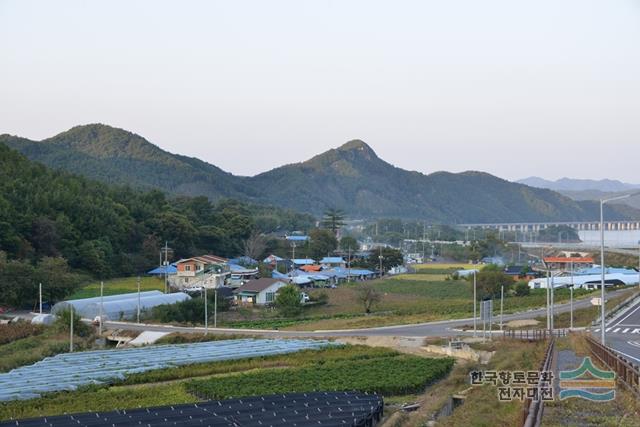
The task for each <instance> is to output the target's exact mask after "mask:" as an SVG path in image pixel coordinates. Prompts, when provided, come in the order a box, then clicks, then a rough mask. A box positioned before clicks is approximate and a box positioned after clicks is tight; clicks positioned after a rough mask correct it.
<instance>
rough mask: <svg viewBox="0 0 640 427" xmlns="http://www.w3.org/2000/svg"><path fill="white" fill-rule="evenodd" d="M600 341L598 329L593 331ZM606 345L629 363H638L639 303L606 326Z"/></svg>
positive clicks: (639, 341) (639, 348)
mask: <svg viewBox="0 0 640 427" xmlns="http://www.w3.org/2000/svg"><path fill="white" fill-rule="evenodd" d="M593 334H594V336H595V338H596V339H597V340H598V341H600V328H597V329H594V330H593ZM606 335H607V337H606V338H607V344H608V345H609V346H610V347H611V348H613V349H614V350H616V351H617V352H619V353H620V354H622V355H623V356H624V357H626V358H628V359H631V361H633V362H635V363H636V364H637V363H640V301H639V302H638V303H636V304H634V305H633V306H631V307H629V308H628V309H626V310H625V311H624V312H623V313H622V314H621V315H619V316H617V317H616V318H615V319H614V320H612V321H611V322H609V323H608V324H607V329H606Z"/></svg>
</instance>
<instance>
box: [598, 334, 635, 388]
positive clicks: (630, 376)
mask: <svg viewBox="0 0 640 427" xmlns="http://www.w3.org/2000/svg"><path fill="white" fill-rule="evenodd" d="M586 339H587V343H588V344H589V349H590V350H591V355H592V356H594V357H595V358H596V359H598V360H599V361H600V362H602V363H603V364H605V365H606V366H608V367H609V369H611V370H612V371H613V372H615V373H616V375H617V377H618V379H619V380H620V381H621V382H622V384H624V385H625V386H626V387H627V389H629V391H631V392H632V393H633V394H635V395H636V397H638V398H640V370H639V369H638V367H637V366H635V365H634V364H633V363H631V362H630V361H628V360H627V359H625V358H624V357H622V356H620V355H619V354H618V353H616V352H615V351H613V350H612V349H610V348H609V347H606V346H604V345H602V344H601V343H599V342H598V341H596V340H594V339H593V338H592V337H590V336H587V337H586Z"/></svg>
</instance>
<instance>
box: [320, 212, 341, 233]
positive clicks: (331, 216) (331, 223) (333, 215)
mask: <svg viewBox="0 0 640 427" xmlns="http://www.w3.org/2000/svg"><path fill="white" fill-rule="evenodd" d="M343 225H344V212H343V211H342V210H340V209H335V208H331V209H327V210H326V211H324V216H323V217H322V226H323V227H324V228H326V229H329V230H331V231H333V234H337V233H338V230H339V229H340V228H341V227H342V226H343Z"/></svg>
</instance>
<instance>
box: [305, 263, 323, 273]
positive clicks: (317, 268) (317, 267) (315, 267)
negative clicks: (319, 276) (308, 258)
mask: <svg viewBox="0 0 640 427" xmlns="http://www.w3.org/2000/svg"><path fill="white" fill-rule="evenodd" d="M300 270H302V271H306V272H307V273H309V272H311V271H320V270H322V266H321V265H303V266H302V267H300Z"/></svg>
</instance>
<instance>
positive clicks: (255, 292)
mask: <svg viewBox="0 0 640 427" xmlns="http://www.w3.org/2000/svg"><path fill="white" fill-rule="evenodd" d="M287 285H288V283H287V282H285V281H282V280H279V279H269V278H266V277H265V278H261V279H256V280H251V281H249V282H247V283H245V284H244V285H242V286H240V287H239V288H238V289H236V290H235V291H234V293H235V296H236V302H237V303H238V304H239V305H265V304H273V303H274V302H275V300H276V294H277V293H278V291H279V290H280V288H283V287H285V286H287Z"/></svg>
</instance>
